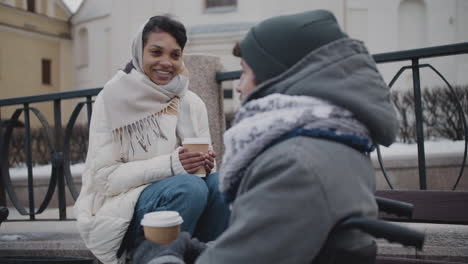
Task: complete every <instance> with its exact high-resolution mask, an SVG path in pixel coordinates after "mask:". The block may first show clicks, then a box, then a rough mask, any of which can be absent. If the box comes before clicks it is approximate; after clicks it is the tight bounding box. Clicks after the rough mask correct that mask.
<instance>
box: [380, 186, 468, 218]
mask: <svg viewBox="0 0 468 264" xmlns="http://www.w3.org/2000/svg"><path fill="white" fill-rule="evenodd" d="M376 196H379V197H384V198H388V199H394V200H398V201H403V202H407V203H411V204H413V205H414V211H413V217H412V218H411V219H408V218H405V217H397V216H394V215H388V214H385V213H380V214H379V217H380V218H381V219H386V220H392V221H404V222H427V223H443V224H464V225H467V224H468V192H467V191H435V190H379V191H377V192H376Z"/></svg>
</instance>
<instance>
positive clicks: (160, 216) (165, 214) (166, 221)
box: [141, 211, 184, 227]
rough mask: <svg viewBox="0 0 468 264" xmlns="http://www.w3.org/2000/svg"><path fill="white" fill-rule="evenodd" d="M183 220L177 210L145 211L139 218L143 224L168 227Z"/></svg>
mask: <svg viewBox="0 0 468 264" xmlns="http://www.w3.org/2000/svg"><path fill="white" fill-rule="evenodd" d="M183 222H184V220H183V219H182V217H181V216H180V215H179V213H178V212H177V211H159V212H152V213H147V214H145V215H144V216H143V219H142V220H141V225H143V226H153V227H169V226H176V225H180V224H182V223H183Z"/></svg>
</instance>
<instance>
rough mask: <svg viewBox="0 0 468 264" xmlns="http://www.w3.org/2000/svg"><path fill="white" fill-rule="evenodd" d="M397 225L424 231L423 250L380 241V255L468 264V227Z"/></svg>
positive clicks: (419, 224) (423, 224)
mask: <svg viewBox="0 0 468 264" xmlns="http://www.w3.org/2000/svg"><path fill="white" fill-rule="evenodd" d="M397 224H400V225H403V226H406V227H409V228H413V229H416V230H420V231H423V232H424V233H425V234H426V241H425V243H424V247H423V250H421V251H419V250H416V249H414V248H410V247H403V246H401V245H398V244H393V243H388V242H387V241H385V240H379V241H378V253H379V255H381V256H388V257H407V258H416V259H425V260H443V261H451V262H460V263H468V225H443V224H426V223H397Z"/></svg>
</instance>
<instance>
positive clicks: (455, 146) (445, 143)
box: [10, 140, 465, 180]
mask: <svg viewBox="0 0 468 264" xmlns="http://www.w3.org/2000/svg"><path fill="white" fill-rule="evenodd" d="M424 149H425V151H426V156H427V155H432V154H456V153H460V154H462V153H463V152H464V150H465V141H450V140H438V141H427V142H425V143H424ZM380 152H381V153H382V157H384V158H385V157H396V156H410V157H416V156H417V153H418V148H417V144H403V143H395V144H393V145H391V146H390V147H388V148H387V147H384V146H380ZM371 156H372V157H377V152H376V151H374V152H373V153H372V155H371ZM83 170H84V163H79V164H74V165H72V166H71V173H72V175H73V176H79V175H81V173H82V172H83ZM50 175H51V165H43V166H35V167H34V168H33V176H34V178H35V179H36V178H49V177H50ZM10 177H11V178H12V179H17V180H19V179H27V177H28V172H27V168H26V166H21V167H16V168H10Z"/></svg>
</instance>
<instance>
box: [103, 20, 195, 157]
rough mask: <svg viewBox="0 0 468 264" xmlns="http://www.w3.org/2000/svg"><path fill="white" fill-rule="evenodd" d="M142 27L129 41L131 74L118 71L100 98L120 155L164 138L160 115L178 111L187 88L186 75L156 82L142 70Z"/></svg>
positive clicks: (144, 147)
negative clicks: (160, 82)
mask: <svg viewBox="0 0 468 264" xmlns="http://www.w3.org/2000/svg"><path fill="white" fill-rule="evenodd" d="M142 36H143V27H141V29H140V31H139V32H138V34H137V35H136V36H135V39H134V40H133V44H132V63H133V65H134V67H135V69H133V70H132V71H131V72H130V73H128V74H127V73H125V72H123V71H118V72H117V74H116V75H115V76H114V77H113V78H112V79H111V80H110V81H109V82H107V83H106V85H105V86H104V89H103V99H104V105H105V109H106V113H107V116H108V118H109V119H110V124H111V127H112V135H113V138H114V143H116V144H118V145H119V148H120V158H121V159H123V158H124V157H125V153H124V152H125V149H128V148H127V147H130V149H131V150H132V153H133V155H134V154H135V149H136V148H137V147H138V148H141V149H142V150H143V151H145V152H147V151H148V150H147V148H148V146H149V145H151V143H152V142H155V141H156V139H167V137H166V135H165V134H164V131H162V130H161V126H160V116H161V115H163V114H167V113H168V112H171V113H175V114H177V113H178V109H179V101H180V98H182V97H183V96H184V94H185V92H186V91H187V90H188V85H189V81H188V78H187V77H185V76H182V75H177V76H176V77H175V78H174V79H173V80H172V81H171V82H170V83H168V84H166V85H158V84H156V83H154V82H153V81H151V79H150V78H149V77H148V76H146V74H145V73H144V71H143V64H142V59H143V38H142Z"/></svg>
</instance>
